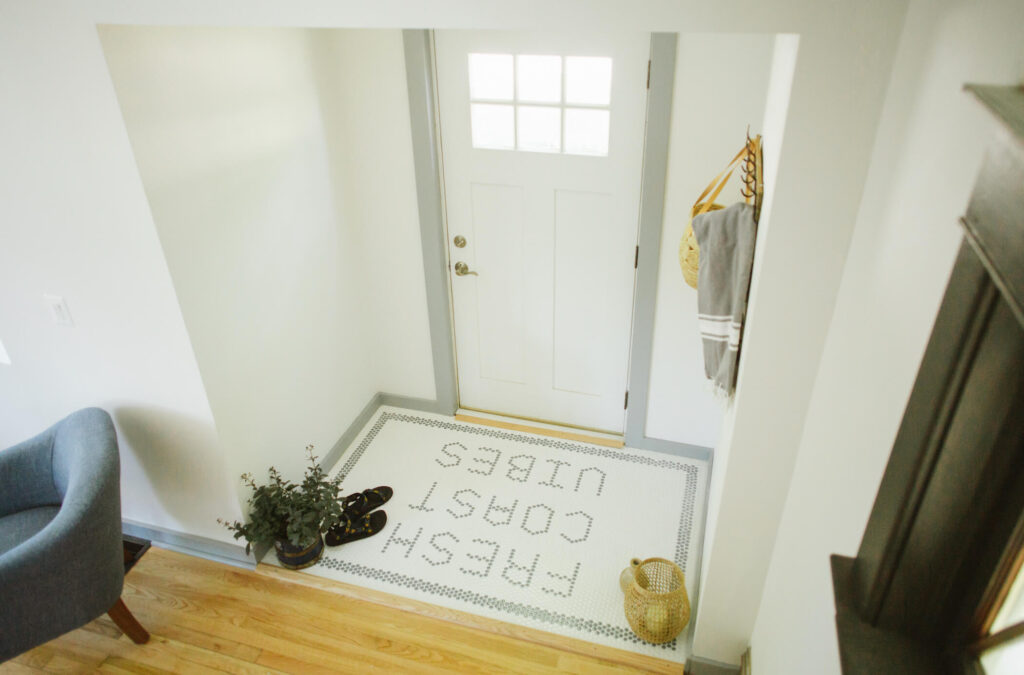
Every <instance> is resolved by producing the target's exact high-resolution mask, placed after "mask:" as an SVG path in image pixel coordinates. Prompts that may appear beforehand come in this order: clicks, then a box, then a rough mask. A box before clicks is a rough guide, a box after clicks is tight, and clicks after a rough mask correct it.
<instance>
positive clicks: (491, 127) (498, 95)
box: [469, 54, 612, 157]
mask: <svg viewBox="0 0 1024 675" xmlns="http://www.w3.org/2000/svg"><path fill="white" fill-rule="evenodd" d="M611 92H612V60H611V59H610V58H608V57H603V56H566V57H561V56H549V55H536V54H516V55H515V56H513V55H512V54H470V55H469V97H470V120H471V122H470V123H471V126H472V139H473V147H474V148H480V149H486V150H523V151H528V152H552V153H565V154H569V155H594V156H599V157H605V156H607V155H608V128H609V123H610V120H611V112H610V110H609V106H610V105H611Z"/></svg>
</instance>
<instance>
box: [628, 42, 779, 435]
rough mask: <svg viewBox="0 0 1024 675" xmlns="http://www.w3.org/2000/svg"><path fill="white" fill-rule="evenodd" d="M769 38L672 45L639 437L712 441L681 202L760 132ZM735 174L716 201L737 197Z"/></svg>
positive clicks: (717, 407) (713, 405) (714, 412)
mask: <svg viewBox="0 0 1024 675" xmlns="http://www.w3.org/2000/svg"><path fill="white" fill-rule="evenodd" d="M773 47H774V38H773V36H771V35H726V34H698V33H684V34H682V35H680V36H679V42H678V44H677V48H676V76H675V84H674V87H675V89H674V92H673V99H672V122H671V129H670V137H669V153H668V172H667V175H666V180H665V183H666V184H665V209H664V214H663V222H662V235H661V260H660V263H659V268H658V298H657V301H656V304H655V321H654V341H653V347H652V351H651V364H652V367H651V383H650V390H649V393H648V399H647V406H648V407H647V426H646V428H645V430H644V432H645V435H646V436H649V437H652V438H660V439H664V440H668V441H676V442H678V443H689V444H692V445H703V446H707V447H712V448H713V447H715V444H716V442H717V441H718V435H719V430H720V428H721V423H722V408H723V402H722V401H719V400H716V399H715V397H714V395H713V394H712V393H711V389H710V388H709V387H708V386H707V379H706V378H705V377H704V356H703V352H702V347H701V341H700V332H699V330H698V328H697V291H695V290H694V289H692V288H690V287H689V286H687V285H686V283H685V282H684V281H683V274H682V271H681V270H680V269H679V255H678V251H679V240H680V238H681V237H682V236H683V231H684V230H685V229H686V224H687V223H688V222H689V219H690V207H692V206H693V200H694V199H696V198H697V195H699V194H700V193H701V192H702V191H703V190H704V188H705V187H706V186H707V184H708V181H710V180H711V179H712V178H713V177H714V176H715V175H716V174H717V173H718V172H719V171H721V170H722V168H723V167H724V166H725V164H726V162H728V161H729V160H730V159H732V157H733V156H734V155H735V154H736V153H737V152H738V151H739V149H740V148H741V147H742V146H743V143H744V142H745V140H746V139H745V135H744V134H745V133H746V130H747V127H748V126H749V127H750V133H751V135H753V134H756V133H759V132H760V130H761V128H760V127H761V120H762V118H763V117H764V106H765V96H766V94H767V86H768V69H769V68H770V67H771V63H772V50H773ZM740 185H741V183H740V179H739V172H738V171H737V172H736V175H735V176H734V177H733V179H732V181H731V182H730V184H729V187H728V188H727V189H726V190H725V191H724V192H723V193H722V195H721V197H720V198H719V202H721V203H723V204H728V203H730V202H732V201H736V200H738V199H742V197H741V196H740V194H739V186H740Z"/></svg>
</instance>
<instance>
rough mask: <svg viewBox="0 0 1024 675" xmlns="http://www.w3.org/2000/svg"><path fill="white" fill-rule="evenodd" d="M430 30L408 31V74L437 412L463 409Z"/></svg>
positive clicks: (405, 35)
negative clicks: (449, 273) (453, 320)
mask: <svg viewBox="0 0 1024 675" xmlns="http://www.w3.org/2000/svg"><path fill="white" fill-rule="evenodd" d="M431 37H432V36H431V32H430V31H429V30H403V31H402V42H403V45H404V47H405V77H406V86H407V87H408V90H409V121H410V124H411V126H412V154H413V166H414V168H415V171H416V203H417V205H418V207H419V216H420V239H421V241H422V247H423V277H424V281H425V282H426V288H427V320H428V323H429V325H430V349H431V352H432V353H433V356H434V389H435V391H436V392H437V410H436V412H439V413H442V414H444V415H454V414H455V411H456V409H458V407H459V394H458V385H457V383H456V373H455V339H454V328H453V325H452V303H451V289H450V288H449V287H448V244H447V241H446V235H445V227H444V212H443V210H442V204H441V195H442V194H443V192H442V188H441V162H440V148H441V138H440V135H439V134H438V131H437V108H436V101H435V100H434V57H433V48H432V45H431Z"/></svg>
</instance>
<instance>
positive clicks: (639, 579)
mask: <svg viewBox="0 0 1024 675" xmlns="http://www.w3.org/2000/svg"><path fill="white" fill-rule="evenodd" d="M631 567H632V572H633V581H632V583H629V584H626V583H622V586H623V590H625V592H626V597H625V600H624V601H623V607H624V609H625V611H626V620H627V621H629V627H630V628H632V629H633V632H634V633H636V634H637V636H638V637H639V638H640V639H642V640H646V641H647V642H653V643H654V644H660V643H662V642H669V641H670V640H673V639H675V637H676V636H678V635H679V634H680V633H681V632H683V628H686V624H687V623H689V622H690V598H689V596H687V594H686V577H685V576H684V575H683V571H682V570H681V569H679V566H678V565H676V564H675V563H674V562H672V561H671V560H665V559H664V558H648V559H647V560H644V561H643V562H639V563H638V562H637V561H636V560H634V562H633V564H632V565H631ZM623 576H624V577H625V576H626V573H625V572H623ZM620 583H621V581H620Z"/></svg>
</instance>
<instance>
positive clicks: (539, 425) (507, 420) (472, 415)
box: [455, 408, 626, 448]
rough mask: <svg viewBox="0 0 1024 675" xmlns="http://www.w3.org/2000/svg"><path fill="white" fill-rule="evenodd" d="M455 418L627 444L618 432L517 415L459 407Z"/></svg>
mask: <svg viewBox="0 0 1024 675" xmlns="http://www.w3.org/2000/svg"><path fill="white" fill-rule="evenodd" d="M455 420H456V421H457V422H467V423H469V424H480V425H483V426H487V427H496V428H498V429H508V430H510V431H523V432H526V433H529V434H538V435H540V436H552V437H554V438H561V439H564V440H567V441H580V442H582V443H591V444H593V445H603V446H604V447H606V448H621V447H623V446H625V444H626V443H625V441H624V440H623V438H622V436H619V435H616V434H604V433H600V432H597V431H586V432H582V431H578V430H575V429H569V428H566V427H563V426H559V425H557V424H546V423H544V422H534V421H532V420H531V421H529V422H527V421H526V420H522V419H518V418H515V417H506V416H504V415H495V414H493V413H486V412H480V411H477V410H467V409H465V408H459V409H458V410H457V411H455Z"/></svg>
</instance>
